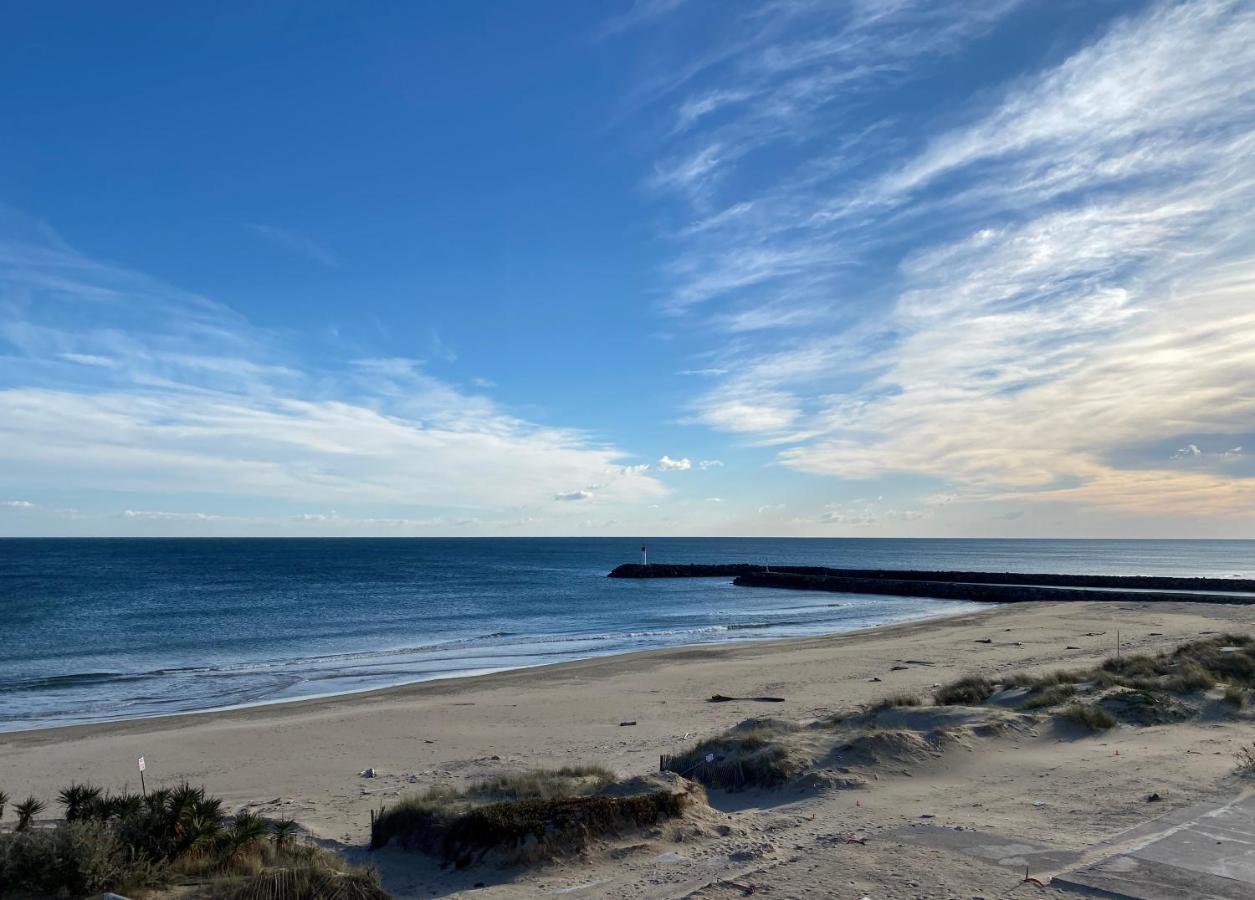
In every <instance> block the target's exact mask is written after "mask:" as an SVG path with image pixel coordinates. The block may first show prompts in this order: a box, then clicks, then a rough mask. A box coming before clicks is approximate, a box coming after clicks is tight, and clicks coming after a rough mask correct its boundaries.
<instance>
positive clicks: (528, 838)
mask: <svg viewBox="0 0 1255 900" xmlns="http://www.w3.org/2000/svg"><path fill="white" fill-rule="evenodd" d="M613 781H614V777H613V775H612V774H611V773H610V772H608V771H606V770H605V769H601V768H595V767H587V768H563V769H556V770H552V771H534V772H528V773H525V774H522V775H511V776H503V777H499V778H493V779H488V780H486V781H481V782H477V783H475V784H473V785H471V786H470V787H468V788H463V789H451V788H436V789H433V790H431V791H428V792H427V793H425V794H422V795H419V796H415V797H409V798H406V799H403V800H401V801H400V802H398V803H395V804H393V805H391V806H385V807H382V808H381V809H380V810H379V811H378V812H377V813H375V814H374V815H373V816H372V819H371V839H370V846H371V849H372V850H374V849H378V848H380V847H385V846H387V845H388V844H390V843H392V842H394V841H395V842H397V843H399V844H400V845H401V846H403V847H405V848H407V849H411V850H420V851H422V852H425V853H430V854H432V855H434V856H437V857H439V858H441V859H443V860H444V861H446V862H449V863H452V864H454V865H456V866H457V867H458V868H464V867H466V866H468V865H471V864H472V863H476V862H479V861H481V860H483V859H484V858H485V857H486V856H487V855H488V854H494V855H495V856H496V857H497V858H498V859H499V860H500V861H501V862H504V863H520V862H530V861H533V860H538V859H548V858H554V857H558V856H566V855H570V854H573V853H577V852H579V851H581V850H583V849H584V848H585V847H586V846H588V844H589V842H590V841H592V840H595V839H597V838H601V837H607V836H611V835H615V834H621V833H624V832H627V831H630V830H634V829H638V828H642V827H646V826H650V825H656V824H657V823H659V822H661V821H664V820H666V819H672V818H675V817H677V816H680V815H681V814H682V813H683V811H684V808H685V806H686V805H687V803H688V802H689V800H690V796H691V793H690V792H688V791H684V790H677V789H674V786H665V785H657V784H654V785H651V786H649V788H643V789H641V790H638V791H637V792H635V793H629V794H623V793H621V792H616V794H617V795H615V796H611V795H609V794H608V793H606V792H607V791H611V790H612V789H614V788H615V787H616V785H614V784H613Z"/></svg>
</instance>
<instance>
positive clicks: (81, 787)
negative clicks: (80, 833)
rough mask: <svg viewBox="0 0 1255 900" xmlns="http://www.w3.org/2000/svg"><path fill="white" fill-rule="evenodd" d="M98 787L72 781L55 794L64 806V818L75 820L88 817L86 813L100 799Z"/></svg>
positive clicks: (69, 820)
mask: <svg viewBox="0 0 1255 900" xmlns="http://www.w3.org/2000/svg"><path fill="white" fill-rule="evenodd" d="M100 794H101V791H100V788H98V787H96V786H94V785H91V784H78V783H77V782H76V783H73V784H71V785H70V786H69V787H67V788H65V789H64V790H63V791H61V793H60V794H58V795H57V801H58V802H59V803H60V804H61V805H62V806H64V807H65V820H66V821H67V822H77V821H79V820H80V819H85V818H90V816H89V815H88V813H89V812H90V810H91V809H92V807H93V804H95V803H96V801H97V800H99V799H100Z"/></svg>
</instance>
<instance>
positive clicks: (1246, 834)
mask: <svg viewBox="0 0 1255 900" xmlns="http://www.w3.org/2000/svg"><path fill="white" fill-rule="evenodd" d="M1095 856H1097V857H1098V860H1097V861H1096V862H1093V863H1088V864H1086V865H1082V866H1079V867H1078V868H1075V869H1073V870H1072V871H1070V872H1066V873H1064V874H1063V875H1059V876H1056V877H1055V879H1054V880H1053V881H1052V882H1051V886H1052V887H1061V888H1070V889H1075V890H1077V891H1078V892H1081V893H1088V894H1091V895H1092V894H1099V895H1101V896H1107V897H1128V898H1133V900H1208V898H1216V900H1251V898H1255V792H1252V791H1249V790H1247V791H1243V792H1242V793H1241V794H1239V795H1238V796H1237V797H1234V798H1232V799H1230V800H1227V801H1222V802H1215V801H1212V802H1210V803H1199V804H1196V805H1194V806H1188V807H1185V808H1183V809H1179V810H1176V811H1174V812H1171V813H1168V814H1167V815H1164V816H1161V817H1160V818H1158V819H1155V820H1153V821H1151V822H1147V823H1146V824H1145V825H1139V826H1138V827H1137V828H1134V829H1132V830H1130V831H1126V832H1124V833H1123V834H1119V835H1117V836H1116V837H1114V838H1111V839H1110V840H1106V841H1103V842H1102V843H1101V844H1098V845H1097V846H1095V847H1094V848H1093V849H1092V850H1090V851H1087V852H1086V853H1085V857H1086V858H1088V859H1093V858H1095Z"/></svg>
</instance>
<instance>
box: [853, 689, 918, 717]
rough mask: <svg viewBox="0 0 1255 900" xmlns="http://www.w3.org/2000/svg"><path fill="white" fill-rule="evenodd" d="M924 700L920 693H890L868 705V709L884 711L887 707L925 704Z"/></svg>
mask: <svg viewBox="0 0 1255 900" xmlns="http://www.w3.org/2000/svg"><path fill="white" fill-rule="evenodd" d="M923 705H924V701H923V700H922V699H921V698H920V696H919V694H911V693H906V692H903V693H898V694H890V695H889V696H888V697H882V698H881V699H879V700H877V701H876V702H875V703H873V704H872V705H871V706H869V707H867V711H868V712H871V713H878V712H882V711H883V710H886V709H895V708H897V707H899V706H923Z"/></svg>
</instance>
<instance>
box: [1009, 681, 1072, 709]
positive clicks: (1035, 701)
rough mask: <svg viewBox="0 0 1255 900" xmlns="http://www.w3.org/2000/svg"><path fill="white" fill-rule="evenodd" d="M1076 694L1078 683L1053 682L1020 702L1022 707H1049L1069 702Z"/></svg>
mask: <svg viewBox="0 0 1255 900" xmlns="http://www.w3.org/2000/svg"><path fill="white" fill-rule="evenodd" d="M1075 694H1076V685H1074V684H1051V685H1048V686H1045V687H1041V688H1039V689H1037V690H1034V691H1033V693H1031V694H1030V695H1029V697H1028V699H1027V700H1025V701H1024V702H1023V703H1021V704H1020V708H1021V709H1049V708H1050V707H1052V706H1059V705H1060V704H1062V703H1066V702H1068V701H1069V700H1071V699H1072V697H1073V695H1075Z"/></svg>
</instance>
